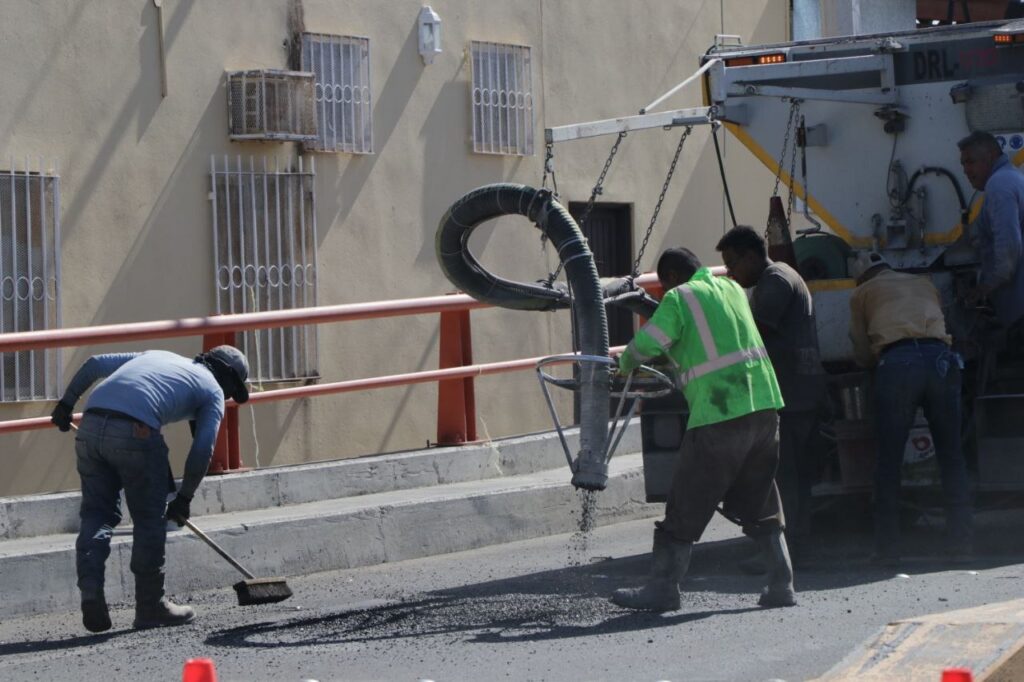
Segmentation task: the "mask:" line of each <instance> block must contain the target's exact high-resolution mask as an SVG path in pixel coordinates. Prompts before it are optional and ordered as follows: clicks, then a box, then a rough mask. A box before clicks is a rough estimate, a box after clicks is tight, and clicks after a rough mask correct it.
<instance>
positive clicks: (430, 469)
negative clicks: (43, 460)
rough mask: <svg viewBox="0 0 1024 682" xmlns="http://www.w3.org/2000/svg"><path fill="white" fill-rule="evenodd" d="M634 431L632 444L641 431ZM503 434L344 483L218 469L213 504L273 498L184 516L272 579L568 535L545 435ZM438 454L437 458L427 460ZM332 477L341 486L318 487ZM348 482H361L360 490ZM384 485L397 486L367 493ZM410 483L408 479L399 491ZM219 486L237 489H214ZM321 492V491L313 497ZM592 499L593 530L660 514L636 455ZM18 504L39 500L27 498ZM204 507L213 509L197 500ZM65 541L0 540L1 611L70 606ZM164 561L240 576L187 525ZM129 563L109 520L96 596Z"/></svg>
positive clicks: (173, 536)
mask: <svg viewBox="0 0 1024 682" xmlns="http://www.w3.org/2000/svg"><path fill="white" fill-rule="evenodd" d="M632 431H633V435H634V438H638V434H639V428H638V427H636V428H635V429H632ZM514 441H515V442H513V443H510V444H509V445H511V447H503V446H504V444H494V445H492V446H486V447H484V446H476V447H467V448H464V449H460V450H464V452H462V453H460V452H458V451H456V450H451V451H448V450H445V451H440V452H439V451H435V450H431V451H428V452H427V453H426V454H424V453H406V454H402V455H389V456H386V457H380V458H372V459H373V460H375V461H370V460H369V459H368V460H365V461H362V462H359V461H357V462H355V463H354V464H358V467H356V468H349V469H347V471H348V472H349V473H350V474H351V475H350V476H349V477H348V478H345V477H343V476H342V474H341V473H340V472H341V471H346V469H345V467H340V468H339V467H336V466H330V465H324V467H318V466H316V465H310V466H308V467H298V469H300V471H298V472H296V471H294V470H285V469H280V470H278V471H277V472H270V474H273V473H277V474H278V476H277V477H276V478H275V477H274V476H273V475H263V476H259V475H255V474H259V473H260V472H253V473H252V474H239V475H236V476H232V477H230V478H231V481H228V478H227V477H225V478H224V479H222V485H220V486H217V488H218V489H219V490H220V491H221V492H220V496H219V497H217V496H216V495H212V496H211V497H212V499H217V500H218V501H219V503H220V504H221V505H223V506H224V507H228V506H232V505H237V506H246V503H245V501H244V499H242V498H243V497H244V496H243V495H242V492H243V491H244V490H246V489H248V490H250V491H252V496H253V497H256V498H258V499H261V500H264V501H266V500H272V501H274V504H271V505H267V506H265V507H261V508H257V509H253V508H250V509H242V510H236V511H230V512H222V513H215V514H208V513H204V514H199V513H196V509H195V507H193V514H194V518H195V521H196V523H197V524H198V525H199V526H200V527H201V528H203V530H205V531H206V532H207V533H209V534H210V535H211V536H212V537H213V538H214V539H215V540H216V541H217V542H218V543H220V544H222V545H223V546H224V547H225V549H227V550H228V552H230V553H232V554H233V555H235V556H236V557H237V558H238V559H239V560H240V561H241V562H242V563H243V565H246V567H247V568H249V570H251V571H253V572H254V573H255V574H257V575H275V576H277V575H286V576H287V575H299V574H307V573H313V572H318V571H326V570H334V569H343V568H354V567H357V566H366V565H372V564H378V563H383V562H388V561H401V560H405V559H413V558H418V557H424V556H430V555H435V554H442V553H447V552H455V551H461V550H467V549H474V548H477V547H483V546H486V545H491V544H498V543H503V542H511V541H515V540H524V539H528V538H534V537H540V536H544V535H551V534H555V533H565V532H571V531H573V530H575V529H576V528H577V524H578V522H579V516H580V513H581V504H580V496H579V495H580V494H579V493H578V492H577V491H575V490H574V489H573V488H572V486H571V485H570V483H569V480H570V476H569V471H568V468H567V467H566V466H565V465H564V456H563V455H562V453H561V448H560V446H558V444H557V438H555V439H554V442H551V438H550V437H543V436H542V437H530V438H526V439H514ZM552 446H553V447H552ZM627 447H628V444H627ZM552 450H554V452H555V454H557V457H553V455H552V454H551V453H552ZM503 452H504V454H502V453H503ZM437 454H440V455H442V456H441V457H439V458H436V459H435V460H434V462H433V463H432V464H431V463H430V461H431V457H433V456H434V455H437ZM424 457H425V458H424ZM503 458H508V461H505V460H504V459H503ZM559 459H560V460H561V466H558V467H557V468H554V469H551V468H546V469H541V470H539V471H534V472H532V473H519V474H518V475H515V476H508V475H502V474H503V473H505V472H506V471H508V470H509V469H511V470H514V471H528V470H530V469H535V468H538V467H541V466H542V465H550V464H551V463H552V462H558V461H559ZM331 464H332V465H341V464H345V463H331ZM325 470H326V471H327V472H329V475H328V474H327V473H325ZM318 472H319V474H320V475H319V476H317V473H318ZM356 472H360V473H358V474H357V473H356ZM370 472H373V473H375V475H373V476H371V475H370ZM417 472H418V473H417ZM282 475H283V476H282ZM334 476H337V477H338V480H337V481H336V483H337V485H339V486H341V487H340V488H338V487H332V485H331V484H330V482H329V481H328V482H327V483H325V482H324V481H325V479H329V477H334ZM246 478H255V479H256V481H253V482H252V483H251V484H250V485H249V486H244V485H242V484H241V483H240V482H241V481H244V480H245V479H246ZM342 478H344V481H343V482H342V481H341V480H340V479H342ZM465 479H470V480H465ZM212 480H213V481H217V479H216V478H214V479H212ZM358 480H362V481H363V482H364V483H365V485H362V486H360V485H358V484H357V482H356V481H358ZM384 480H387V481H390V484H391V486H392V487H394V488H397V489H392V490H385V491H379V492H369V490H372V489H374V488H375V487H377V486H380V485H381V481H384ZM412 481H416V482H417V484H418V485H417V487H403V486H405V485H407V484H410V483H411V482H412ZM225 483H226V484H227V485H229V486H235V485H238V486H239V487H238V489H237V491H236V492H232V493H229V494H225V493H224V490H225V486H224V484H225ZM205 485H206V484H205V483H204V487H205ZM353 489H355V490H359V491H361V494H354V495H353V494H350V495H348V496H344V497H339V496H338V491H339V490H343V491H350V490H353ZM275 491H276V492H275ZM282 491H283V492H282ZM328 492H330V493H332V494H333V497H330V498H324V499H318V496H321V495H326V494H327V493H328ZM40 497H44V498H45V497H47V496H40ZM62 497H65V498H66V497H67V496H62ZM22 499H23V500H24V499H25V498H22ZM197 499H198V497H197ZM207 499H210V498H207ZM299 499H307V500H308V501H304V502H297V501H296V500H299ZM596 499H597V506H596V513H595V522H596V523H597V524H600V525H604V524H608V523H616V522H620V521H627V520H632V519H637V518H642V517H645V516H652V515H654V514H657V513H659V512H660V511H661V505H648V504H646V503H645V501H644V500H645V496H644V486H643V474H642V464H641V456H640V455H638V454H635V455H619V456H616V457H615V458H614V459H613V460H612V466H611V470H610V477H609V483H608V488H607V489H606V490H605V491H603V492H601V493H598V494H597V496H596ZM30 502H31V503H32V504H41V503H42V502H41V501H37V500H35V499H34V498H33V499H32V500H30ZM249 505H250V506H251V501H250V503H249ZM210 506H215V505H208V506H207V507H206V508H207V509H209V508H210ZM15 508H16V505H15ZM36 508H37V509H44V508H45V507H42V506H37V507H36ZM76 508H77V507H76ZM19 513H21V514H24V513H26V512H25V511H24V509H21V510H20V511H19ZM37 528H38V526H37ZM74 539H75V536H74V534H73V533H61V534H47V535H38V534H37V535H34V536H28V537H20V538H15V539H8V540H5V541H3V542H0V575H2V576H3V580H4V591H3V592H4V594H3V599H2V600H0V618H3V617H10V616H16V615H24V614H31V613H42V612H56V611H63V610H69V609H75V608H77V605H78V599H79V597H78V593H77V589H76V587H75V556H74V555H75V552H74ZM167 557H168V559H167V589H168V592H169V593H172V594H173V593H178V594H181V593H187V592H192V591H196V590H204V589H210V588H215V587H220V586H223V587H225V588H228V587H229V586H230V585H231V584H232V583H234V582H236V581H237V580H239V579H240V578H239V575H238V574H237V573H236V572H235V571H234V569H233V568H231V567H230V566H229V565H227V563H225V562H224V561H223V560H222V559H221V558H220V557H219V556H217V555H216V554H215V553H214V552H213V551H212V550H211V549H210V548H208V547H207V546H206V545H204V544H202V543H201V542H200V541H199V540H198V539H196V538H195V537H193V536H192V535H191V534H190V533H189V532H188V531H187V530H179V531H174V532H172V533H170V534H169V535H168V543H167ZM130 558H131V530H130V528H124V527H119V528H118V529H117V530H116V531H115V535H114V538H113V540H112V542H111V555H110V559H109V560H108V562H107V596H108V599H109V600H110V601H111V602H112V603H117V602H125V601H127V602H130V601H132V600H133V599H134V578H133V576H132V574H131V570H130V568H129V562H130ZM232 598H233V595H232Z"/></svg>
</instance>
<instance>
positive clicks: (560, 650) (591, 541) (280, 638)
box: [0, 519, 1024, 682]
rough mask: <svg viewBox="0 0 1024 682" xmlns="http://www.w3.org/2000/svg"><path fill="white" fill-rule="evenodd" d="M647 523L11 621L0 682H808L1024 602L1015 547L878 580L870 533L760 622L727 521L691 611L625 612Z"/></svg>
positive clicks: (823, 559) (702, 558) (802, 573)
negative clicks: (164, 605)
mask: <svg viewBox="0 0 1024 682" xmlns="http://www.w3.org/2000/svg"><path fill="white" fill-rule="evenodd" d="M651 527H652V526H651V522H650V521H642V522H632V523H626V524H620V525H616V526H610V527H607V528H603V529H599V530H597V531H595V532H594V533H593V534H592V535H591V536H590V537H589V538H587V539H583V538H580V537H579V536H568V535H563V536H555V537H551V538H545V539H541V540H533V541H527V542H519V543H514V544H509V545H503V546H497V547H488V548H483V549H479V550H474V551H470V552H463V553H459V554H452V555H446V556H441V557H433V558H429V559H421V560H416V561H407V562H401V563H395V564H385V565H382V566H376V567H372V568H365V569H358V570H347V571H336V572H331V573H321V574H316V575H311V576H302V577H294V578H289V584H290V585H291V586H292V588H293V589H294V591H295V597H293V598H292V599H291V600H289V601H286V602H282V603H280V604H276V605H269V606H260V607H238V606H236V605H235V600H234V592H233V591H232V590H231V589H230V588H229V587H228V588H226V589H223V590H218V591H214V592H207V593H202V594H197V595H191V599H190V603H192V604H193V605H194V606H196V608H197V611H198V614H199V615H198V618H197V620H196V622H195V623H193V624H191V625H189V626H184V627H178V628H168V629H162V630H150V631H143V632H136V631H133V630H131V629H130V625H131V619H132V612H131V609H130V608H129V607H127V606H126V605H117V607H116V608H115V609H114V611H113V614H112V615H113V620H114V629H113V630H112V631H111V632H110V633H105V634H102V635H89V634H88V633H86V632H85V630H84V629H82V627H81V622H80V617H79V614H78V613H77V612H74V613H66V614H61V615H56V616H52V615H51V616H36V617H29V618H21V619H16V620H9V621H7V622H4V623H2V624H0V679H2V680H88V679H110V680H147V681H148V680H180V679H181V669H182V664H183V662H184V661H185V660H186V659H188V658H191V657H199V656H205V657H209V658H212V659H213V660H214V662H215V664H216V666H217V674H218V677H219V679H220V680H221V681H222V682H223V681H225V680H227V681H230V680H296V681H298V680H310V679H313V680H320V681H326V680H410V681H412V682H416V681H418V680H436V681H437V682H441V681H443V680H495V679H510V680H652V681H654V680H769V679H782V680H789V681H793V680H803V679H808V678H812V677H814V676H816V675H819V674H821V673H823V672H824V671H826V670H827V669H828V668H830V667H831V666H832V665H833V664H835V663H836V662H837V661H839V660H840V659H841V658H842V657H843V656H844V655H845V654H846V653H847V652H849V651H850V650H851V649H852V648H853V647H855V646H856V645H857V644H858V643H860V642H861V641H862V640H864V639H865V638H867V637H868V636H870V635H871V634H872V633H874V632H875V631H876V630H877V629H878V628H879V627H880V626H882V625H883V624H885V623H886V622H888V621H890V620H894V619H897V618H901V617H907V616H912V615H916V614H923V613H933V612H938V611H945V610H951V609H959V608H965V607H970V606H978V605H982V604H986V603H990V602H993V601H999V600H1004V599H1011V598H1016V597H1019V596H1020V585H1021V580H1020V579H1021V576H1022V575H1024V565H1022V563H1021V562H1022V561H1024V554H1021V555H1020V556H1018V555H1017V554H1015V551H1012V550H1015V548H1012V547H1010V548H1009V551H1003V550H1007V549H1008V546H1001V547H997V548H995V550H993V551H991V552H989V553H988V554H987V555H986V556H983V557H982V558H980V559H979V560H977V561H976V562H974V563H972V564H970V565H968V566H949V565H944V564H942V563H941V561H940V560H937V559H935V560H930V559H926V558H925V559H916V560H913V561H910V562H908V563H907V564H905V565H904V566H902V567H900V568H898V569H881V568H876V567H873V566H871V565H870V564H869V563H868V561H867V559H866V549H865V547H864V544H863V542H862V540H863V538H861V537H859V536H856V534H850V533H847V534H841V533H837V534H835V535H834V536H833V537H830V538H829V540H828V541H827V542H826V544H824V545H822V546H821V547H820V548H818V550H816V551H817V553H816V554H815V555H814V556H813V557H812V558H811V559H810V560H809V563H808V564H807V565H806V566H805V567H803V568H802V569H800V570H799V572H798V578H797V588H798V590H799V600H800V604H799V606H797V607H795V608H788V609H774V610H762V609H760V608H758V607H757V605H756V592H757V590H758V589H759V587H760V580H759V579H758V578H757V577H751V576H746V575H743V574H742V573H740V572H739V571H738V570H737V569H736V567H735V561H736V559H737V557H738V556H739V555H740V554H741V553H742V551H743V549H744V546H743V545H741V543H738V542H736V541H734V540H733V541H729V540H725V539H724V538H731V537H735V536H736V532H735V530H734V529H733V528H732V527H731V526H730V525H729V524H728V523H726V522H725V521H723V520H721V519H716V521H715V522H714V524H713V525H712V527H711V528H710V529H709V532H708V534H707V536H706V537H705V540H706V541H705V542H704V543H702V545H700V546H699V547H700V551H699V552H698V553H697V554H696V555H695V559H694V564H693V566H692V569H691V572H690V574H689V576H688V577H687V579H686V580H685V582H684V588H685V591H686V593H685V594H684V599H683V609H682V610H681V611H679V612H675V613H669V614H663V615H655V614H644V613H632V612H629V611H625V610H622V609H619V608H618V607H615V606H614V605H612V604H610V603H609V602H608V601H607V597H608V595H609V594H610V593H611V591H612V589H614V588H615V587H618V586H621V585H623V584H629V583H633V582H635V581H636V580H637V579H638V578H639V577H640V576H641V575H642V574H644V573H645V572H646V570H647V561H646V557H645V556H644V555H645V554H646V552H647V551H648V550H649V545H650V537H651ZM1014 544H1016V541H1014ZM990 549H991V548H990ZM169 561H172V562H173V561H174V557H173V556H171V557H170V558H169ZM899 573H902V574H903V575H899Z"/></svg>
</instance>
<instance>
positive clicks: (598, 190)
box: [546, 131, 626, 287]
mask: <svg viewBox="0 0 1024 682" xmlns="http://www.w3.org/2000/svg"><path fill="white" fill-rule="evenodd" d="M624 139H626V131H622V132H621V133H619V136H618V137H617V138H616V139H615V144H613V145H612V149H611V151H610V152H609V153H608V158H607V159H605V162H604V168H602V169H601V175H599V176H598V177H597V183H596V184H595V185H594V189H592V190H591V191H590V199H588V200H587V205H586V206H585V207H584V208H583V213H582V215H580V219H579V220H578V221H577V224H578V225H579V226H580V231H582V230H583V226H584V225H586V223H587V218H589V217H590V212H591V211H592V210H594V202H596V201H597V197H598V196H599V195H601V194H602V193H603V192H604V179H605V177H606V176H607V175H608V170H609V169H610V168H611V167H612V161H614V160H615V155H616V154H618V153H619V145H620V144H622V141H623V140H624ZM561 273H562V261H561V259H559V261H558V267H557V268H555V271H554V272H552V273H551V274H550V275H548V280H547V283H546V286H548V287H550V286H551V285H553V284H554V283H555V280H556V279H558V276H559V275H560V274H561Z"/></svg>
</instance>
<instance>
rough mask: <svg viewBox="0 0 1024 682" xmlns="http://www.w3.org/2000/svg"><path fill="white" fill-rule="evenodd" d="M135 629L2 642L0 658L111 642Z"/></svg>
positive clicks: (0, 644)
mask: <svg viewBox="0 0 1024 682" xmlns="http://www.w3.org/2000/svg"><path fill="white" fill-rule="evenodd" d="M132 632H134V630H127V629H126V630H114V631H111V632H103V633H100V634H97V635H79V636H78V637H66V638H63V639H37V640H29V641H26V642H2V643H0V658H2V657H3V656H11V655H15V654H37V653H41V652H45V651H66V650H68V649H75V648H78V647H91V646H95V645H97V644H101V643H103V642H109V641H110V640H112V639H114V638H115V637H119V636H120V635H127V634H130V633H132Z"/></svg>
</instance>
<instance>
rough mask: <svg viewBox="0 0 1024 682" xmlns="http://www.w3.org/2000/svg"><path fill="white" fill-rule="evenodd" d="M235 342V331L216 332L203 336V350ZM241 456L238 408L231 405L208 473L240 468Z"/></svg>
mask: <svg viewBox="0 0 1024 682" xmlns="http://www.w3.org/2000/svg"><path fill="white" fill-rule="evenodd" d="M233 342H234V333H233V332H228V333H224V332H215V333H212V334H205V335H204V336H203V352H204V353H205V352H206V351H208V350H210V349H212V348H216V347H217V346H220V345H222V344H225V343H233ZM240 466H241V464H240V456H239V452H238V408H237V407H229V408H227V409H226V410H225V414H224V420H223V421H221V423H220V430H219V431H217V442H216V444H215V445H214V447H213V457H212V458H211V459H210V466H209V468H208V469H207V471H206V473H208V474H224V473H228V472H229V471H231V470H233V469H239V468H240Z"/></svg>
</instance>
